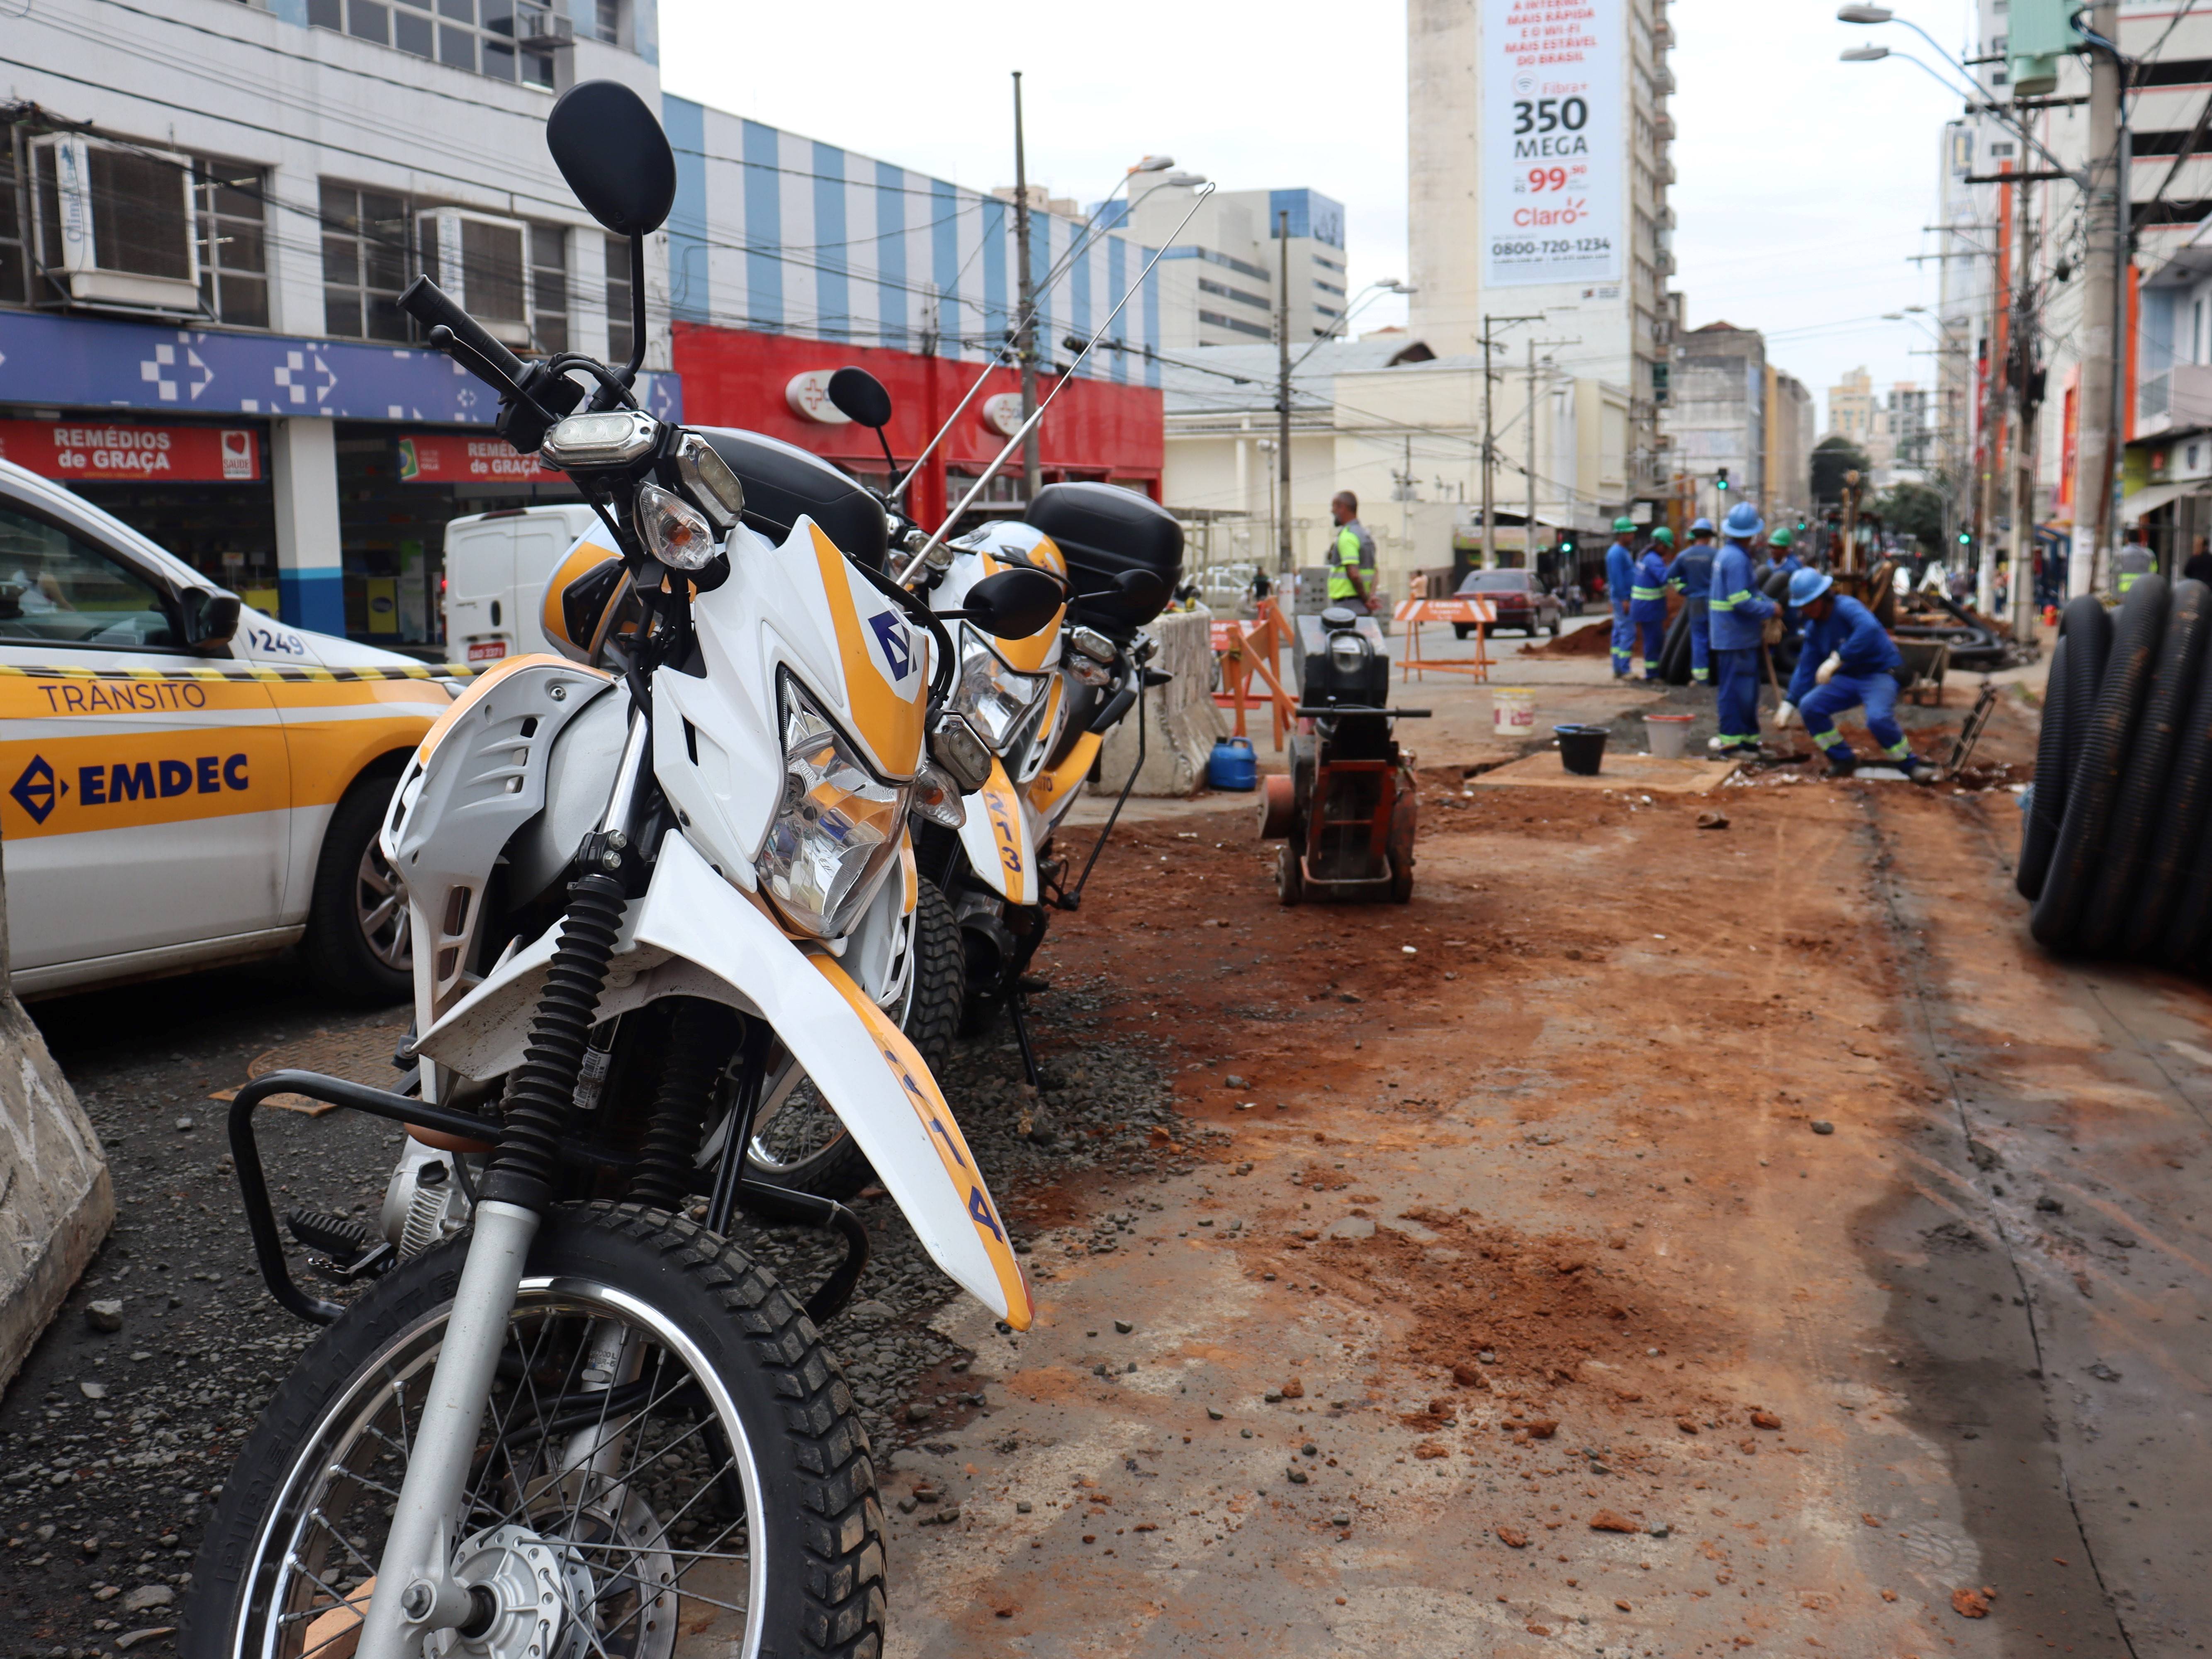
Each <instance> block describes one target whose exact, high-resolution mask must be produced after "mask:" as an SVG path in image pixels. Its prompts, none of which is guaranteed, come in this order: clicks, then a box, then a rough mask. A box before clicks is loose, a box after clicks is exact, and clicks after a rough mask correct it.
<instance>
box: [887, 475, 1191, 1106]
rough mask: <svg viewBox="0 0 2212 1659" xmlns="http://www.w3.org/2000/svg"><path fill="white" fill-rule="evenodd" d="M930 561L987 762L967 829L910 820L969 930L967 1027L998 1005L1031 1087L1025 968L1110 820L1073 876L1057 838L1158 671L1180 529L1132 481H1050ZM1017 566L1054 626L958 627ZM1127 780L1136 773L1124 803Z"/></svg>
mask: <svg viewBox="0 0 2212 1659" xmlns="http://www.w3.org/2000/svg"><path fill="white" fill-rule="evenodd" d="M932 567H933V568H932ZM924 568H925V569H926V570H927V571H928V572H929V576H928V584H929V585H928V592H929V596H930V601H931V604H932V605H933V606H934V607H935V608H936V609H937V610H938V611H939V613H940V614H942V615H944V616H945V617H947V618H948V619H949V621H948V625H949V626H950V627H951V629H952V631H953V635H954V638H955V641H956V642H957V649H958V652H959V671H958V672H957V675H956V676H955V677H954V680H953V688H952V692H951V697H950V699H949V701H948V713H949V714H951V715H956V716H957V717H958V718H960V719H962V720H964V721H965V722H966V723H967V725H968V726H969V729H970V730H971V731H972V732H974V733H975V736H976V737H977V738H980V739H981V743H982V744H983V746H984V747H985V748H986V749H987V750H988V751H989V757H990V765H989V772H988V775H987V777H986V778H985V779H984V781H982V782H981V784H980V785H979V786H978V787H975V789H974V790H973V792H972V793H969V795H968V797H967V808H968V811H967V818H966V821H965V822H964V823H961V824H959V825H957V826H956V825H952V824H951V823H946V822H944V821H943V820H942V819H940V820H939V821H936V822H928V821H921V822H918V823H917V824H916V827H915V855H916V858H917V859H918V860H919V862H920V864H921V872H922V875H923V878H924V879H925V880H926V881H927V882H928V883H930V884H933V885H934V886H935V887H937V888H939V890H942V891H943V892H944V894H945V897H946V899H947V900H948V901H949V902H950V903H951V908H952V914H953V915H954V916H955V917H956V918H957V920H958V921H959V924H960V933H961V939H962V942H963V945H965V947H966V958H967V960H966V970H967V985H966V996H967V1008H968V1019H967V1028H968V1029H969V1030H976V1029H980V1028H981V1026H982V1025H983V1024H986V1023H987V1021H988V1020H990V1019H991V1018H994V1017H995V1016H996V1014H997V1013H998V1012H999V1011H1000V1009H1004V1010H1005V1011H1006V1014H1007V1016H1008V1018H1009V1019H1010V1021H1011V1023H1012V1026H1013V1030H1014V1035H1015V1039H1016V1041H1017V1042H1018V1043H1019V1045H1020V1047H1021V1051H1022V1059H1023V1063H1024V1066H1025V1067H1026V1068H1027V1070H1028V1074H1029V1077H1030V1081H1031V1082H1035V1081H1036V1076H1037V1066H1036V1054H1035V1050H1034V1048H1033V1045H1032V1044H1031V1042H1030V1032H1029V1025H1028V1019H1027V1016H1026V1012H1025V1010H1024V998H1025V996H1026V995H1027V994H1030V992H1031V991H1034V990H1038V989H1042V981H1039V980H1037V979H1036V978H1034V977H1033V976H1032V975H1030V966H1031V964H1032V963H1034V961H1035V960H1036V954H1037V951H1038V949H1039V947H1041V946H1042V945H1043V943H1044V939H1045V933H1046V927H1047V923H1048V919H1049V917H1050V915H1051V912H1052V910H1053V909H1054V908H1061V909H1071V910H1072V909H1073V908H1076V906H1077V905H1078V904H1079V903H1080V902H1081V898H1082V890H1083V884H1084V881H1085V879H1087V878H1088V877H1089V874H1090V872H1091V868H1092V867H1093V866H1095V865H1096V862H1097V855H1098V852H1099V850H1100V849H1101V848H1103V846H1104V844H1105V841H1106V837H1107V836H1108V835H1109V833H1110V831H1111V829H1112V827H1113V826H1112V821H1111V820H1110V819H1109V822H1108V823H1107V825H1106V826H1105V827H1104V828H1103V829H1101V830H1100V832H1099V835H1098V837H1097V840H1096V841H1095V842H1093V843H1092V845H1091V852H1090V857H1089V859H1088V860H1086V862H1085V866H1084V868H1083V872H1082V875H1081V876H1080V877H1078V878H1075V879H1073V880H1070V879H1069V875H1070V872H1069V869H1068V867H1067V862H1066V859H1065V858H1064V857H1063V856H1062V854H1061V853H1060V850H1059V848H1056V847H1055V845H1054V831H1055V830H1056V829H1058V828H1059V826H1060V823H1061V822H1062V821H1063V820H1064V819H1065V818H1066V816H1067V812H1068V810H1069V809H1070V808H1071V807H1073V805H1075V802H1076V800H1077V799H1079V797H1080V796H1081V795H1082V793H1083V792H1084V790H1085V787H1086V785H1087V784H1088V783H1089V782H1090V781H1091V777H1092V775H1093V773H1094V771H1095V770H1096V769H1097V763H1098V757H1099V750H1100V747H1101V745H1102V744H1103V742H1104V739H1105V737H1106V735H1107V733H1109V732H1111V731H1112V730H1113V729H1114V727H1115V726H1117V725H1119V724H1120V723H1121V721H1122V720H1124V719H1126V718H1127V715H1128V714H1129V712H1130V710H1131V708H1133V707H1136V706H1137V705H1138V704H1139V693H1140V692H1141V690H1143V688H1144V687H1145V686H1146V684H1159V683H1161V682H1162V681H1163V680H1164V678H1165V677H1164V675H1161V674H1159V673H1158V671H1154V670H1151V669H1149V668H1147V667H1146V664H1147V663H1148V662H1149V661H1150V660H1151V659H1152V653H1153V642H1152V640H1151V638H1150V637H1149V636H1148V635H1146V633H1145V632H1144V625H1145V624H1146V623H1149V622H1151V621H1152V618H1153V617H1157V616H1158V614H1159V612H1160V611H1161V610H1162V609H1164V607H1165V605H1166V604H1167V602H1168V599H1169V597H1170V594H1171V593H1172V592H1174V589H1175V586H1176V582H1177V580H1179V579H1180V577H1181V574H1182V526H1180V525H1179V524H1177V523H1176V520H1175V519H1174V517H1173V516H1172V515H1170V513H1167V512H1166V511H1165V510H1164V509H1163V508H1161V507H1158V506H1157V505H1156V504H1154V503H1153V502H1152V501H1150V500H1148V499H1147V498H1146V497H1145V496H1143V495H1138V494H1136V493H1135V492H1133V491H1132V490H1127V489H1120V488H1118V487H1116V486H1114V485H1110V484H1103V483H1055V484H1048V485H1046V486H1044V487H1043V488H1042V489H1039V490H1038V491H1037V495H1036V500H1035V501H1032V502H1031V503H1030V506H1029V508H1028V510H1027V511H1026V513H1024V516H1023V518H1022V519H1021V520H1019V521H1011V522H1010V521H1002V520H994V521H991V522H988V523H986V524H984V525H981V526H979V527H978V528H976V529H975V531H973V532H970V533H969V534H968V535H965V536H963V537H961V538H957V539H956V540H954V541H952V542H951V543H948V544H943V545H942V546H941V547H939V548H938V549H934V550H932V556H931V558H930V559H928V560H926V561H925V562H924ZM1008 571H1030V572H1034V573H1037V574H1043V575H1048V576H1050V577H1052V578H1053V579H1054V580H1055V581H1057V582H1059V583H1060V584H1061V586H1062V589H1063V592H1064V593H1065V595H1066V609H1065V610H1064V611H1063V612H1062V613H1061V614H1060V615H1059V616H1057V617H1054V622H1053V624H1052V625H1051V626H1049V627H1048V628H1047V629H1044V630H1043V631H1041V632H1039V633H1037V634H1034V635H1029V636H1028V637H1025V638H1018V639H1008V638H1005V637H1001V636H998V635H994V634H993V633H992V632H991V630H990V629H988V628H987V627H985V626H984V625H983V624H981V623H977V622H975V621H973V620H972V619H970V620H950V619H952V618H958V617H961V616H962V614H963V611H965V610H966V608H967V607H968V606H969V605H970V604H971V603H972V595H973V594H974V593H975V592H976V591H977V590H978V589H979V588H980V587H981V586H982V585H983V584H985V583H988V582H992V581H995V580H1002V579H1003V577H1004V574H1005V573H1006V572H1008ZM1141 718H1142V717H1141V714H1139V721H1140V725H1139V739H1140V743H1141V738H1142V736H1143V732H1142V726H1141ZM1142 760H1143V757H1142V751H1141V747H1140V750H1139V757H1138V760H1137V764H1138V765H1141V764H1142ZM1134 781H1135V770H1134V768H1133V769H1132V770H1131V772H1130V774H1129V777H1128V779H1127V782H1125V784H1124V787H1123V791H1122V793H1123V798H1124V799H1126V798H1127V785H1128V784H1129V783H1133V782H1134ZM1119 810H1120V809H1119V805H1118V803H1117V805H1116V808H1115V811H1116V814H1117V815H1118V812H1119Z"/></svg>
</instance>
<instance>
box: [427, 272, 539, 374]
mask: <svg viewBox="0 0 2212 1659" xmlns="http://www.w3.org/2000/svg"><path fill="white" fill-rule="evenodd" d="M399 308H400V309H401V310H402V311H404V312H405V313H407V314H408V315H409V316H410V317H412V318H413V319H415V320H416V322H418V323H420V324H422V325H423V327H425V328H446V329H449V330H451V331H453V339H454V341H455V342H456V343H459V345H461V346H463V347H465V348H466V349H468V350H469V351H470V352H471V353H473V354H474V355H475V356H477V357H480V358H482V359H483V364H484V366H486V367H489V368H491V369H493V370H495V372H496V373H497V374H499V375H500V376H501V377H503V378H504V380H505V381H506V384H505V385H504V386H501V391H504V392H512V391H513V390H514V388H515V387H516V386H517V385H519V384H520V381H521V380H522V359H521V358H520V357H518V356H515V355H514V354H513V352H512V351H509V350H508V349H507V348H506V347H505V346H503V345H501V343H499V342H498V341H496V340H495V339H493V338H492V337H491V336H490V335H489V334H487V333H486V332H485V331H484V329H483V325H482V324H480V323H478V322H477V319H475V318H473V317H471V316H470V315H469V313H467V312H465V311H464V310H462V309H461V308H460V307H459V306H457V305H455V304H454V303H453V301H452V299H451V298H450V297H448V296H447V293H446V291H445V289H441V288H440V287H439V286H438V285H437V284H436V283H434V282H432V281H431V280H430V279H429V278H428V276H417V277H416V279H415V280H414V281H413V282H411V283H408V284H407V291H406V292H405V293H404V294H402V295H400V296H399ZM467 367H470V368H475V367H476V365H474V364H471V365H467ZM479 372H481V371H479Z"/></svg>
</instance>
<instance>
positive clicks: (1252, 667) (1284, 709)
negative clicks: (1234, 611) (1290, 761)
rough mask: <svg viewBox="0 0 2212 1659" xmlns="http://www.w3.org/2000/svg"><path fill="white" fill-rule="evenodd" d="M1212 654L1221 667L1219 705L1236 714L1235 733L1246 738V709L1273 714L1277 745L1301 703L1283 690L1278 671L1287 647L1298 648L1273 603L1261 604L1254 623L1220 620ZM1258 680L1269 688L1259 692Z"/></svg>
mask: <svg viewBox="0 0 2212 1659" xmlns="http://www.w3.org/2000/svg"><path fill="white" fill-rule="evenodd" d="M1211 631H1212V642H1213V651H1214V655H1215V657H1216V658H1217V659H1218V661H1219V663H1220V665H1221V690H1218V691H1217V692H1215V693H1214V694H1213V701H1214V703H1215V705H1216V706H1217V707H1218V708H1228V709H1233V710H1235V711H1236V715H1237V721H1236V728H1237V729H1236V735H1237V736H1238V737H1240V738H1241V737H1243V736H1244V735H1245V732H1244V711H1245V710H1246V709H1248V708H1265V709H1267V710H1269V711H1270V713H1271V715H1272V719H1273V726H1274V738H1275V747H1276V749H1277V750H1280V749H1281V748H1282V746H1283V734H1284V733H1285V732H1288V731H1290V730H1291V728H1292V727H1293V726H1295V725H1296V724H1297V707H1298V700H1297V698H1296V697H1295V696H1291V693H1290V692H1288V691H1286V690H1284V689H1283V682H1282V679H1281V678H1280V676H1279V674H1278V672H1277V670H1276V665H1277V663H1278V662H1279V660H1280V659H1281V655H1282V652H1283V650H1284V648H1285V647H1289V648H1290V649H1291V650H1293V651H1295V650H1296V649H1297V640H1296V637H1295V636H1294V635H1292V634H1291V628H1290V624H1289V623H1288V622H1287V621H1285V618H1284V616H1283V613H1282V612H1281V611H1278V610H1277V609H1276V608H1275V602H1274V600H1273V599H1262V600H1261V601H1260V609H1259V615H1258V616H1256V617H1254V618H1253V619H1252V620H1251V621H1250V622H1243V621H1239V620H1237V619H1235V618H1231V619H1229V620H1226V621H1225V620H1222V619H1221V618H1218V617H1217V618H1216V619H1215V620H1214V621H1213V623H1212V630H1211ZM1255 680H1257V681H1258V682H1260V684H1261V686H1263V687H1265V688H1266V689H1265V690H1256V689H1255V687H1254V685H1253V682H1254V681H1255Z"/></svg>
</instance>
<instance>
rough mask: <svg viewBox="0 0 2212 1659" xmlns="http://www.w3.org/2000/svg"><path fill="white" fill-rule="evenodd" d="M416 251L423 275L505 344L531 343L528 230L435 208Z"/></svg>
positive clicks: (422, 222) (421, 221)
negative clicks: (526, 237) (524, 242)
mask: <svg viewBox="0 0 2212 1659" xmlns="http://www.w3.org/2000/svg"><path fill="white" fill-rule="evenodd" d="M417 224H418V226H419V234H418V235H417V238H416V250H417V252H418V253H419V254H420V256H421V258H422V274H423V275H424V276H428V278H429V279H430V280H431V281H432V282H434V283H437V284H438V286H439V287H440V288H442V289H445V290H446V293H447V295H448V297H450V298H451V299H452V300H453V303H454V304H455V305H457V306H459V307H460V308H461V309H462V310H464V311H465V312H467V313H469V315H470V316H471V317H473V318H475V319H477V321H478V322H479V323H481V324H483V326H484V329H485V331H487V332H489V334H490V335H491V337H493V338H494V339H495V340H497V341H499V342H500V343H501V344H503V345H507V346H513V347H515V348H517V349H526V348H527V347H528V346H529V344H530V314H529V305H528V296H529V289H530V267H529V264H528V263H527V261H526V256H525V252H524V247H523V233H524V232H525V230H526V229H527V228H528V227H526V226H525V225H524V224H522V223H521V222H520V221H517V220H513V219H494V218H490V217H488V216H485V215H483V214H480V213H472V212H470V211H469V210H466V209H464V208H433V209H430V210H426V211H425V212H423V213H422V214H421V215H420V216H418V219H417Z"/></svg>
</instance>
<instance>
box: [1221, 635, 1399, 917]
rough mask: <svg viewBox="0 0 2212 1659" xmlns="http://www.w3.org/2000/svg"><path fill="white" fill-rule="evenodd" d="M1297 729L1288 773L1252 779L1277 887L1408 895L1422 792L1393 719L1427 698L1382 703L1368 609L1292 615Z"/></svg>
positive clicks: (1383, 665) (1382, 665) (1379, 655)
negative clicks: (1405, 704)
mask: <svg viewBox="0 0 2212 1659" xmlns="http://www.w3.org/2000/svg"><path fill="white" fill-rule="evenodd" d="M1297 624H1298V650H1297V677H1298V710H1297V714H1298V729H1297V732H1296V733H1295V734H1294V735H1293V736H1292V737H1291V743H1290V761H1291V769H1290V772H1289V775H1287V776H1285V775H1271V776H1269V777H1267V778H1265V779H1263V780H1262V781H1261V782H1262V788H1261V797H1260V836H1261V839H1262V840H1263V841H1275V840H1280V841H1281V842H1283V845H1282V846H1281V847H1280V848H1278V849H1277V852H1276V855H1275V893H1276V896H1277V897H1279V898H1280V899H1281V900H1282V902H1284V903H1285V904H1297V903H1300V902H1303V901H1304V900H1306V899H1309V898H1311V899H1317V900H1321V899H1337V900H1360V899H1365V900H1377V899H1389V901H1390V902H1393V903H1395V904H1403V903H1405V902H1407V900H1408V899H1410V898H1412V897H1413V831H1414V828H1415V824H1416V822H1417V820H1418V818H1419V811H1420V803H1419V795H1418V793H1417V791H1416V789H1415V787H1414V782H1413V757H1412V755H1411V754H1409V753H1407V751H1406V750H1402V749H1401V747H1400V746H1399V744H1398V741H1397V737H1396V728H1395V726H1394V724H1393V722H1395V721H1397V720H1425V719H1427V718H1428V717H1429V714H1430V712H1431V711H1430V710H1428V709H1425V708H1388V707H1386V706H1385V705H1386V704H1387V703H1388V702H1389V696H1390V653H1389V650H1388V649H1387V648H1385V647H1384V645H1383V631H1382V629H1379V628H1377V627H1376V624H1375V621H1374V619H1373V618H1372V617H1363V616H1361V615H1359V614H1358V612H1356V611H1352V610H1351V609H1350V608H1349V607H1347V606H1345V605H1331V606H1330V607H1329V608H1328V610H1326V611H1322V613H1321V614H1320V615H1319V616H1313V615H1305V616H1301V617H1299V618H1298V619H1297Z"/></svg>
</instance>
